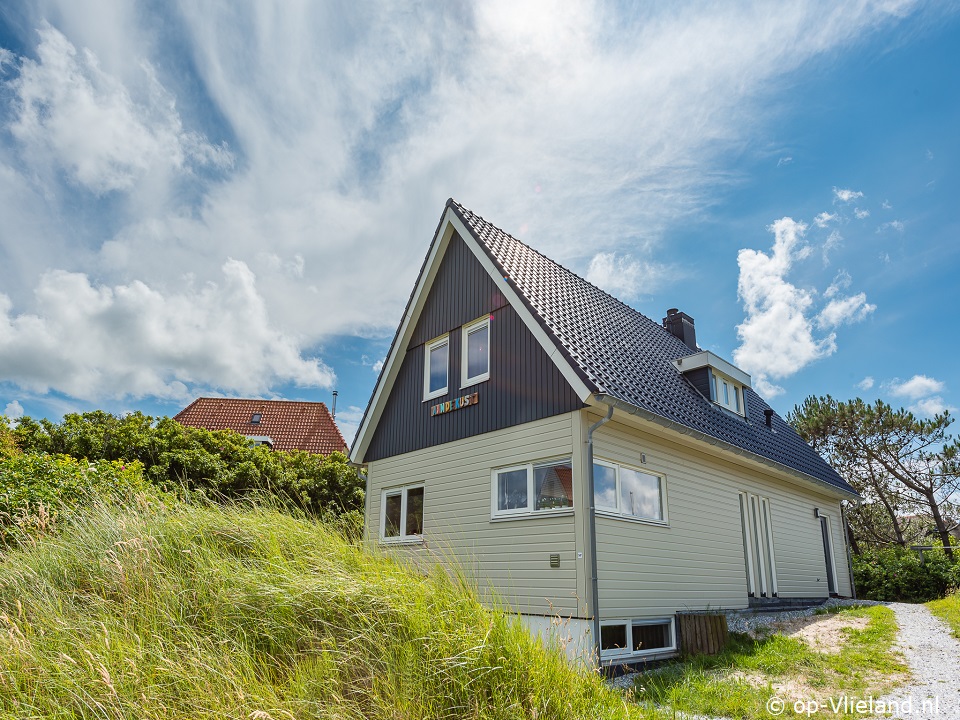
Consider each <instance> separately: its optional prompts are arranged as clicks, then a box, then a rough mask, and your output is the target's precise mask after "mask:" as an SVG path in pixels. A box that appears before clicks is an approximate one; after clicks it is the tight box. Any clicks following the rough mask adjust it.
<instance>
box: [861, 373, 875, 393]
mask: <svg viewBox="0 0 960 720" xmlns="http://www.w3.org/2000/svg"><path fill="white" fill-rule="evenodd" d="M873 386H874V379H873V378H872V377H870V376H869V375H867V376H866V377H865V378H864V379H863V380H861V381H860V382H858V383H857V387H858V388H860V389H861V390H869V389H870V388H872V387H873Z"/></svg>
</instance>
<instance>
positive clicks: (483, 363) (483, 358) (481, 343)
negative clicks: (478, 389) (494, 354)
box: [467, 325, 490, 379]
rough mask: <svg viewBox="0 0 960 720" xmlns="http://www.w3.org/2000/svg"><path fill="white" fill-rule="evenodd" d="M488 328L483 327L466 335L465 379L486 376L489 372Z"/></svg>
mask: <svg viewBox="0 0 960 720" xmlns="http://www.w3.org/2000/svg"><path fill="white" fill-rule="evenodd" d="M489 339H490V326H489V325H483V326H481V327H478V328H477V329H476V330H473V331H471V332H470V333H468V334H467V378H468V379H469V378H475V377H477V376H479V375H486V374H487V372H488V371H489V370H490V344H489Z"/></svg>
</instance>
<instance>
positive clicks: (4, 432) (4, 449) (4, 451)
mask: <svg viewBox="0 0 960 720" xmlns="http://www.w3.org/2000/svg"><path fill="white" fill-rule="evenodd" d="M19 452H20V448H18V447H17V441H16V440H15V439H14V437H13V433H12V432H10V426H9V425H7V418H6V416H4V415H0V460H2V459H4V458H8V457H10V456H11V455H16V454H17V453H19Z"/></svg>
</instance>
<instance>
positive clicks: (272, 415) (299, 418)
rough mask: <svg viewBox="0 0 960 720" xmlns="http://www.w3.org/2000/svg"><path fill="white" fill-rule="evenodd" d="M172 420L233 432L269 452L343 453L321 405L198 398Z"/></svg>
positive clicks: (336, 430) (344, 448) (339, 438)
mask: <svg viewBox="0 0 960 720" xmlns="http://www.w3.org/2000/svg"><path fill="white" fill-rule="evenodd" d="M173 419H174V420H176V421H177V422H178V423H180V424H181V425H186V426H188V427H197V428H205V429H207V430H234V431H236V432H238V433H240V434H241V435H246V436H247V437H248V438H250V441H251V442H253V443H254V444H257V445H268V446H269V447H270V448H271V449H273V450H305V451H307V452H311V453H317V454H320V455H329V454H330V453H332V452H342V453H345V452H347V444H346V442H344V440H343V435H341V434H340V430H339V428H337V425H336V423H335V422H334V421H333V418H332V417H331V415H330V412H329V411H328V410H327V406H326V405H324V404H323V403H322V402H299V401H292V400H244V399H238V398H205V397H202V398H197V399H196V400H194V401H193V402H192V403H190V404H189V405H187V407H185V408H184V409H183V410H181V411H180V412H178V413H177V414H176V415H174V416H173Z"/></svg>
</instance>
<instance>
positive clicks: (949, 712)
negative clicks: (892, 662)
mask: <svg viewBox="0 0 960 720" xmlns="http://www.w3.org/2000/svg"><path fill="white" fill-rule="evenodd" d="M889 607H890V608H891V609H892V610H893V612H894V613H895V614H896V616H897V625H898V626H899V627H900V632H899V633H898V634H897V650H899V651H900V652H901V653H903V656H904V657H905V658H906V660H907V664H908V665H909V666H910V671H911V673H912V674H913V680H912V682H910V683H909V684H908V685H905V686H904V687H901V688H897V690H895V691H894V692H893V693H891V694H890V695H886V696H884V697H883V698H882V700H883V701H884V702H885V703H888V706H889V705H890V704H895V705H896V707H897V708H899V710H900V712H895V713H894V714H893V715H891V716H890V717H892V718H936V719H937V720H943V719H944V718H960V641H957V640H956V639H955V638H954V637H953V636H952V635H950V629H949V628H948V627H947V626H946V625H945V624H944V623H943V622H942V621H941V620H940V619H939V618H937V617H934V615H933V614H932V613H931V612H930V610H928V609H927V608H926V607H925V606H924V605H907V604H905V603H890V605H889ZM925 701H926V705H925V704H924V702H925Z"/></svg>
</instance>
